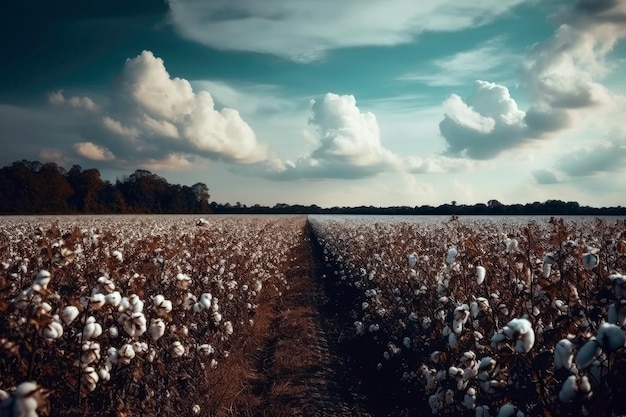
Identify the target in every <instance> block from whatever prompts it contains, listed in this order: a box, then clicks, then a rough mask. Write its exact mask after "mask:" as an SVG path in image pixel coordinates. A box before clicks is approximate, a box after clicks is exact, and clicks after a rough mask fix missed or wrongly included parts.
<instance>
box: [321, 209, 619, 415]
mask: <svg viewBox="0 0 626 417" xmlns="http://www.w3.org/2000/svg"><path fill="white" fill-rule="evenodd" d="M509 222H510V223H509ZM311 224H312V228H313V230H314V233H315V235H316V237H317V239H318V242H319V243H320V245H321V246H322V250H323V251H324V254H325V262H326V266H327V268H328V269H329V270H328V271H326V277H327V278H326V279H327V280H330V281H332V282H334V285H337V286H346V288H350V289H351V291H353V290H358V291H357V294H362V295H363V298H362V299H360V300H358V302H355V304H354V305H353V307H352V310H351V312H350V314H351V320H350V323H355V324H354V325H353V326H354V330H352V331H351V332H350V334H351V335H352V336H351V337H356V338H364V339H366V340H374V341H375V342H377V343H387V342H393V343H396V344H398V345H401V346H404V348H403V353H404V352H406V354H407V355H410V354H411V352H413V354H417V355H418V356H419V357H422V356H424V355H426V356H428V353H427V352H429V350H428V349H429V347H430V348H432V351H433V352H435V351H439V352H441V351H442V350H444V349H445V350H447V351H449V352H458V351H462V350H467V349H468V348H471V349H472V350H473V351H474V352H475V353H476V354H477V356H478V357H477V359H476V361H477V362H479V363H480V362H481V361H480V359H482V358H484V359H485V360H486V361H487V362H486V363H485V369H484V370H481V371H479V372H478V374H477V375H476V376H475V377H474V378H472V379H471V380H470V382H469V385H470V386H473V387H474V388H475V389H476V390H477V391H478V392H479V395H478V397H477V404H476V410H479V412H485V413H487V412H488V411H487V409H488V407H483V405H484V404H481V398H482V401H486V403H487V404H488V405H490V406H491V407H489V409H490V410H491V412H494V413H496V414H497V412H496V411H494V410H500V406H501V405H502V404H501V403H498V401H497V399H498V398H500V397H501V396H502V395H508V394H507V393H510V392H512V390H516V389H519V388H517V387H528V386H531V385H532V383H531V382H529V381H531V380H532V381H533V383H534V384H537V383H538V381H537V379H538V378H541V376H539V374H533V371H531V369H530V367H531V366H535V365H534V364H533V361H534V360H535V359H534V358H539V357H541V358H542V359H541V360H542V361H546V359H545V358H551V359H552V358H553V361H552V360H550V361H548V362H546V364H545V365H542V368H541V369H546V368H547V367H551V366H554V368H552V369H550V370H548V373H547V374H543V375H544V376H543V378H544V379H546V380H547V384H548V385H549V386H550V387H553V386H554V390H555V394H558V392H559V390H560V387H561V384H562V382H563V381H562V380H560V379H559V378H563V380H564V379H565V378H566V377H567V376H568V375H569V374H570V373H577V372H578V375H579V376H581V375H583V374H586V373H587V372H589V373H591V372H592V369H593V370H594V371H593V372H597V373H598V374H600V373H606V372H607V367H606V365H602V364H603V363H605V362H606V357H607V354H608V352H606V351H604V350H602V351H601V352H600V354H599V355H598V356H596V355H595V350H594V354H593V355H591V358H590V360H591V364H590V365H589V366H588V367H587V368H585V369H579V368H578V367H577V366H576V364H575V358H576V355H577V353H578V352H579V351H580V350H581V349H583V346H584V345H585V343H586V342H587V341H588V340H589V338H590V337H591V336H592V335H591V331H592V329H598V330H599V329H600V326H601V325H602V323H603V321H604V320H606V318H607V317H608V318H609V319H608V321H609V322H610V323H615V324H617V325H618V326H622V325H626V308H623V307H622V305H623V303H622V302H621V298H620V297H621V296H622V294H626V280H623V279H622V278H618V276H619V273H617V272H614V271H610V272H609V271H607V270H606V268H607V265H610V267H611V268H613V269H615V270H619V269H621V268H624V267H626V262H625V258H623V257H621V258H620V256H621V255H619V252H610V251H611V248H613V246H612V245H614V243H612V242H616V240H615V239H616V237H617V239H618V240H617V241H619V239H623V236H624V234H623V233H624V232H623V224H622V222H620V221H617V222H616V223H615V224H614V225H607V224H606V223H604V224H603V223H601V222H600V221H598V222H595V223H594V221H591V219H590V221H588V222H587V221H585V222H583V221H579V220H577V221H572V222H571V223H565V222H562V221H560V220H559V219H556V220H553V219H551V221H550V222H546V223H545V224H543V223H542V222H541V221H538V222H532V223H528V222H527V221H526V220H523V222H520V223H519V224H516V223H515V220H513V221H511V220H510V219H507V220H506V221H500V220H499V219H498V220H485V221H483V220H474V219H471V220H469V219H460V220H459V221H456V222H453V223H449V222H442V223H438V222H436V221H433V222H423V221H415V222H407V221H406V220H394V219H390V220H388V221H384V222H383V221H380V220H379V219H376V221H373V220H372V219H367V218H363V219H354V220H353V219H349V220H348V219H341V221H336V220H334V219H325V218H316V217H313V218H312V221H311ZM590 225H591V226H590ZM503 229H504V230H503ZM399 236H402V239H400V238H399ZM407 236H410V237H411V238H407ZM442 236H445V239H446V241H445V244H444V245H442V244H441V238H442ZM359 237H362V239H361V240H359ZM355 242H376V244H375V245H374V244H373V245H361V244H356V243H355ZM592 247H601V248H603V251H602V263H600V261H599V260H600V256H599V255H598V254H599V251H597V250H595V249H591V248H592ZM452 249H454V250H452ZM460 253H462V254H463V256H462V257H460V256H458V255H459V254H460ZM583 254H586V255H585V260H584V261H583V260H582V259H583ZM587 254H591V255H594V256H589V255H587ZM494 255H495V256H494ZM424 256H428V257H429V259H443V260H444V262H442V263H441V264H439V265H437V263H433V262H428V261H424V262H423V261H422V258H423V257H424ZM402 259H405V261H402ZM394 260H396V261H394ZM407 260H408V266H409V268H408V269H407V263H406V262H407ZM588 261H589V262H588ZM586 267H590V269H589V271H590V273H586V271H585V268H586ZM362 270H365V271H372V270H376V271H377V274H376V275H375V276H374V277H373V278H372V279H367V278H365V277H363V273H362ZM487 271H488V275H489V276H488V278H489V279H488V280H486V279H485V277H486V276H487ZM605 276H610V277H611V278H609V281H610V282H611V284H614V285H612V286H611V288H610V293H609V294H607V292H606V291H604V292H602V291H601V290H603V288H604V285H605V282H604V281H602V280H603V278H602V277H605ZM333 277H336V278H333ZM615 278H618V279H617V280H615ZM622 284H624V285H622ZM373 291H376V293H377V295H376V297H372V296H371V294H372V293H373ZM596 294H602V297H604V299H606V301H603V300H602V299H600V298H597V299H596V298H594V297H595V295H596ZM615 299H616V300H615ZM596 300H598V301H596ZM463 305H466V306H467V307H468V308H467V310H466V309H465V308H459V307H461V306H463ZM624 305H625V306H626V304H624ZM457 309H458V310H457ZM379 310H385V311H387V312H391V314H388V315H386V316H381V315H377V314H376V313H377V311H379ZM466 311H468V312H469V317H468V318H467V319H465V315H466V314H467V313H466ZM607 313H608V315H607ZM464 320H466V321H465V322H464ZM531 322H532V325H531ZM357 323H358V329H364V330H365V331H357V327H356V326H357ZM374 325H378V328H379V330H378V331H377V332H375V333H370V332H368V331H367V330H368V329H369V328H370V327H374ZM603 334H604V333H603ZM405 337H409V340H410V341H415V343H411V344H410V345H408V346H407V345H404V343H403V341H404V338H405ZM560 340H567V341H569V343H571V346H568V345H566V342H563V343H561V345H559V347H557V344H558V343H559V341H560ZM595 340H597V337H596V339H595ZM611 340H612V339H611ZM615 340H617V339H615ZM490 342H491V343H490ZM595 343H597V342H595ZM616 344H618V343H617V342H616ZM590 346H593V345H590ZM511 352H512V354H511ZM622 352H623V350H618V351H616V353H615V352H614V353H612V355H613V356H615V355H618V356H619V357H620V358H621V357H622V356H623V354H622ZM522 358H525V359H522ZM537 360H538V359H537ZM552 363H554V365H552ZM425 365H427V369H428V370H427V371H426V370H425V371H424V372H420V373H419V375H420V378H419V380H420V381H421V382H422V383H423V384H424V385H425V387H428V389H427V392H428V395H429V396H431V395H434V397H428V396H427V397H425V398H424V401H425V402H428V403H429V404H431V405H433V404H438V405H442V406H441V407H438V408H437V410H438V412H439V413H444V412H445V410H446V406H445V391H446V389H447V387H448V386H449V385H450V384H452V385H454V386H456V384H457V383H458V382H459V381H458V380H459V379H460V380H462V377H460V376H459V375H457V374H456V373H455V370H456V371H458V369H459V368H460V364H459V363H458V362H457V361H453V360H452V358H451V357H450V356H449V359H447V360H444V361H442V362H440V363H429V364H425ZM433 365H434V366H433ZM371 366H372V367H375V366H376V364H375V363H374V364H371ZM385 366H386V367H387V366H389V365H387V364H385ZM536 366H539V365H536ZM398 367H399V369H398V372H399V373H400V374H402V375H409V374H410V371H411V369H410V368H407V367H404V366H403V365H402V362H398ZM451 369H452V371H453V374H450V373H449V371H450V370H451ZM557 370H558V371H559V372H556V371H557ZM553 371H554V373H553ZM535 372H536V371H535ZM437 375H439V376H440V377H439V378H438V377H437ZM442 375H443V377H442ZM589 379H590V380H591V381H593V378H591V377H590V378H589ZM409 380H410V379H408V378H403V381H409ZM600 380H601V379H600ZM625 382H626V381H625ZM437 387H439V388H442V389H443V391H442V392H439V393H437V392H436V389H437ZM524 389H525V388H524ZM465 395H466V392H465V391H464V392H463V393H462V394H461V393H458V394H455V399H456V403H455V404H456V405H455V406H456V407H461V406H462V407H464V406H463V404H462V403H463V401H464V398H465ZM533 395H535V394H534V393H529V395H528V401H531V399H530V398H531V397H533ZM469 397H471V395H470V396H468V398H469ZM468 401H469V400H468ZM532 401H539V400H532ZM546 401H547V400H546ZM585 401H587V400H585ZM468 403H469V402H468ZM514 406H515V407H518V408H519V410H521V411H522V412H524V413H526V411H527V410H530V409H532V407H533V406H531V405H530V404H526V405H523V404H519V405H518V404H514ZM544 406H545V407H548V408H549V407H550V405H549V404H548V403H545V404H544ZM551 410H552V411H551V412H552V413H553V415H556V414H558V411H557V410H556V409H551Z"/></svg>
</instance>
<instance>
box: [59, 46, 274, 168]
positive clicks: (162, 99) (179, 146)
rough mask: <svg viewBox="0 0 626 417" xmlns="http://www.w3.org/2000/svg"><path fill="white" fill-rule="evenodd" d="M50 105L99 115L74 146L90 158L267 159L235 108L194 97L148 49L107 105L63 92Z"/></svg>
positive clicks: (165, 161)
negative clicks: (220, 107)
mask: <svg viewBox="0 0 626 417" xmlns="http://www.w3.org/2000/svg"><path fill="white" fill-rule="evenodd" d="M49 102H50V103H52V104H55V105H66V104H67V105H70V106H72V107H74V108H79V109H84V110H89V111H90V112H92V113H96V114H94V116H93V117H94V119H93V120H92V122H93V123H92V125H91V126H90V127H85V128H83V129H82V134H83V136H84V137H85V139H86V140H84V141H82V142H79V143H77V144H76V145H75V146H74V150H75V151H76V152H77V153H78V154H79V155H81V156H83V157H84V158H87V159H90V160H98V161H112V162H116V163H118V165H120V164H121V165H128V164H129V163H134V164H136V165H142V164H143V165H146V166H148V165H149V166H155V167H156V166H163V167H175V166H180V167H183V166H187V165H188V164H187V163H183V162H182V161H187V159H186V158H185V157H181V156H180V155H198V156H202V157H206V158H211V159H221V160H225V161H227V162H231V163H255V162H259V161H262V160H264V159H265V158H266V157H267V152H266V149H265V148H264V147H263V146H261V145H259V143H258V142H257V139H256V135H255V133H254V131H253V130H252V128H250V126H249V125H248V124H247V123H246V122H245V121H244V120H243V119H242V118H241V116H240V115H239V112H238V111H237V110H234V109H230V108H223V109H221V110H218V109H216V107H215V104H214V102H213V98H212V97H211V95H210V94H209V93H208V92H206V91H200V92H197V93H196V92H194V90H193V88H192V86H191V84H190V83H189V82H188V81H187V80H185V79H182V78H177V77H176V78H172V77H170V74H169V73H168V72H167V70H166V69H165V65H164V63H163V60H162V59H160V58H157V57H155V56H154V55H153V54H152V52H149V51H143V52H142V53H141V54H140V55H138V56H137V57H135V58H132V59H128V60H127V61H126V63H125V65H124V69H123V71H122V74H121V75H120V76H119V78H118V81H117V83H116V84H115V87H114V90H113V92H112V93H111V94H110V96H109V98H108V102H107V104H106V106H102V108H101V107H99V106H97V105H96V104H95V103H94V101H93V100H92V99H90V98H89V97H71V98H69V99H67V98H65V97H64V96H63V93H62V92H60V91H59V92H55V93H52V94H51V95H50V96H49ZM93 126H95V128H94V127H93ZM102 150H107V151H106V152H103V151H102ZM113 155H116V156H117V159H116V158H114V157H113ZM119 158H123V159H119ZM114 160H115V161H114Z"/></svg>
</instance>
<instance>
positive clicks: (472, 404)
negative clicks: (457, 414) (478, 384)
mask: <svg viewBox="0 0 626 417" xmlns="http://www.w3.org/2000/svg"><path fill="white" fill-rule="evenodd" d="M463 406H464V407H465V408H466V409H468V410H473V409H474V408H476V390H475V389H474V388H469V389H468V390H467V392H466V393H465V396H464V397H463Z"/></svg>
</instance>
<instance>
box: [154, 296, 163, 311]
mask: <svg viewBox="0 0 626 417" xmlns="http://www.w3.org/2000/svg"><path fill="white" fill-rule="evenodd" d="M163 301H165V297H164V296H163V295H162V294H158V295H155V296H154V297H152V304H153V305H154V308H155V309H157V308H158V306H159V305H161V303H162V302H163Z"/></svg>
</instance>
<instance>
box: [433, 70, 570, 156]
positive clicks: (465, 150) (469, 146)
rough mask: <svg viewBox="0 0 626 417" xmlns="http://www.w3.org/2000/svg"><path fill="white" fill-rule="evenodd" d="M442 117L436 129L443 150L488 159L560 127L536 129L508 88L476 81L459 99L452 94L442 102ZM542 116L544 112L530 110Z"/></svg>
mask: <svg viewBox="0 0 626 417" xmlns="http://www.w3.org/2000/svg"><path fill="white" fill-rule="evenodd" d="M443 107H444V111H445V115H444V119H443V120H442V121H441V123H439V130H440V132H441V134H442V136H443V137H444V138H445V140H446V142H447V145H448V147H447V150H446V153H447V154H448V155H452V156H465V157H469V158H472V159H489V158H493V157H495V156H496V155H498V154H499V153H500V152H502V151H504V150H507V149H511V148H515V147H517V146H520V145H521V144H523V143H525V142H527V141H528V140H529V139H531V138H536V137H540V136H541V135H542V134H543V133H545V132H547V131H550V130H552V129H556V128H560V127H562V126H561V123H564V122H565V121H561V122H560V123H558V124H557V125H556V126H551V125H550V124H549V123H547V122H546V123H545V126H541V129H538V126H539V122H537V121H535V120H529V119H528V116H529V115H528V114H527V113H526V112H524V111H522V110H520V109H519V108H518V106H517V103H516V101H515V100H514V99H513V98H512V97H511V95H510V93H509V90H508V88H506V87H504V86H502V85H498V84H495V83H490V82H487V81H476V82H475V83H474V92H473V93H472V94H471V95H470V96H469V97H468V98H467V99H466V100H463V99H462V98H461V97H459V96H458V95H456V94H452V95H451V96H450V97H449V98H448V99H447V100H446V101H445V102H444V105H443ZM531 115H532V116H533V117H534V118H535V119H542V118H543V117H544V116H545V113H544V112H541V111H535V110H534V112H533V113H531Z"/></svg>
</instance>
